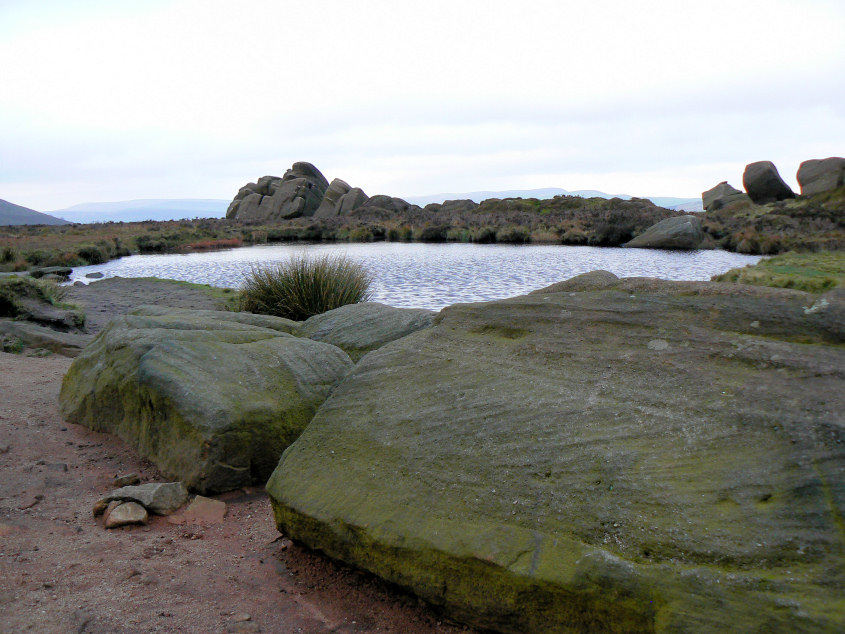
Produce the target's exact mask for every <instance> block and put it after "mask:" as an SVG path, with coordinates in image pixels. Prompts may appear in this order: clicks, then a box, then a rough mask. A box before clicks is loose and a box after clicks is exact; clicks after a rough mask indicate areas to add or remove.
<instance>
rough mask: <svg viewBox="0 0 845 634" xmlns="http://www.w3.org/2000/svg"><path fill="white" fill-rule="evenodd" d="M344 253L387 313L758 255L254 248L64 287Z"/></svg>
mask: <svg viewBox="0 0 845 634" xmlns="http://www.w3.org/2000/svg"><path fill="white" fill-rule="evenodd" d="M303 252H306V253H309V254H324V253H328V254H343V255H346V256H347V257H349V258H350V259H352V260H354V261H356V262H360V263H361V264H363V265H364V266H365V267H367V269H368V270H369V271H370V273H371V274H372V275H373V300H374V301H378V302H383V303H385V304H389V305H391V306H403V307H413V308H430V309H434V310H439V309H441V308H443V307H444V306H448V305H450V304H455V303H458V302H477V301H489V300H492V299H502V298H505V297H513V296H515V295H522V294H524V293H527V292H529V291H532V290H536V289H538V288H542V287H544V286H548V285H549V284H553V283H555V282H559V281H561V280H565V279H568V278H570V277H572V276H574V275H578V274H580V273H586V272H587V271H594V270H596V269H604V270H607V271H611V272H613V273H615V274H616V275H618V276H619V277H632V276H637V277H640V276H642V277H659V278H663V279H667V280H709V279H710V277H711V276H713V275H716V274H717V273H724V272H725V271H727V270H728V269H731V268H734V267H740V266H745V265H746V264H754V263H755V262H757V261H758V260H759V259H760V257H759V256H750V255H740V254H738V253H730V252H728V251H664V250H657V249H621V248H599V247H570V246H557V245H526V246H511V245H488V244H421V243H410V244H404V243H395V242H378V243H365V244H362V243H353V244H315V245H260V246H253V247H245V248H241V249H231V250H227V251H213V252H208V253H189V254H168V255H133V256H129V257H126V258H121V259H119V260H113V261H111V262H108V263H106V264H100V265H96V266H84V267H78V268H75V269H74V270H73V275H72V276H71V282H73V281H76V280H81V281H83V282H88V281H90V280H88V279H86V278H85V275H86V274H87V273H92V272H95V271H98V272H101V273H103V275H104V276H105V277H114V276H121V277H148V276H154V277H164V278H171V279H176V280H184V281H188V282H198V283H201V284H210V285H212V286H220V287H232V288H238V287H240V285H241V283H242V281H243V278H244V275H245V274H246V273H248V272H249V271H250V268H251V267H252V266H255V265H261V264H273V263H278V262H284V261H286V260H287V259H288V258H290V256H291V255H293V254H300V253H303Z"/></svg>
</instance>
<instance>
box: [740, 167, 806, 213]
mask: <svg viewBox="0 0 845 634" xmlns="http://www.w3.org/2000/svg"><path fill="white" fill-rule="evenodd" d="M742 186H743V187H745V191H746V192H748V196H749V198H751V200H752V202H754V203H756V204H758V205H765V204H766V203H773V202H776V201H778V200H786V199H787V198H795V192H793V191H792V189H790V187H789V185H787V184H786V183H784V182H783V179H782V178H781V177H780V174H779V173H778V168H777V167H775V164H774V163H772V162H771V161H757V162H756V163H749V164H748V165H746V166H745V171H744V172H743V173H742Z"/></svg>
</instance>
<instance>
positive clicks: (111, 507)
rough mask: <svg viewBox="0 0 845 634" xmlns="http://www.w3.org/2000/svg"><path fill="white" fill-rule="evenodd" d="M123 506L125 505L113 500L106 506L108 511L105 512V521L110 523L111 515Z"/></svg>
mask: <svg viewBox="0 0 845 634" xmlns="http://www.w3.org/2000/svg"><path fill="white" fill-rule="evenodd" d="M121 504H123V502H120V501H118V500H112V501H111V502H109V504H108V506H106V509H105V510H104V511H103V521H104V522H108V521H109V515H111V512H112V511H113V510H114V509H116V508H117V507H118V506H120V505H121Z"/></svg>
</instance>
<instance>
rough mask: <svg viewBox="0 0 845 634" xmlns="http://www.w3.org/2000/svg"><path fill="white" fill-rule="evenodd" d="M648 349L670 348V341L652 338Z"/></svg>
mask: <svg viewBox="0 0 845 634" xmlns="http://www.w3.org/2000/svg"><path fill="white" fill-rule="evenodd" d="M648 349H649V350H657V351H661V350H668V349H669V342H668V341H666V340H665V339H652V340H651V341H649V342H648Z"/></svg>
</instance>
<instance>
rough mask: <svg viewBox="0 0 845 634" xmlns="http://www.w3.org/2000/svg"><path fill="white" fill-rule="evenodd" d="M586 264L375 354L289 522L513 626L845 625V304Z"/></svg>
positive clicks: (305, 537)
mask: <svg viewBox="0 0 845 634" xmlns="http://www.w3.org/2000/svg"><path fill="white" fill-rule="evenodd" d="M605 277H606V276H605ZM587 282H588V280H581V281H580V282H579V284H581V286H580V290H577V291H576V290H567V291H566V292H556V293H555V292H551V293H538V294H532V295H529V296H525V297H519V298H513V299H510V300H505V301H501V302H492V303H488V304H473V305H457V306H452V307H449V308H447V309H445V310H444V311H443V312H442V313H441V314H440V316H439V317H438V319H437V323H436V325H435V326H434V327H432V328H430V329H427V330H423V331H420V332H417V333H414V334H412V335H410V336H408V337H405V338H403V339H400V340H398V341H395V342H393V343H391V344H388V345H386V346H384V347H382V348H381V349H379V350H377V351H375V352H372V353H371V354H369V355H367V356H366V357H365V358H364V359H362V360H361V361H360V362H359V363H358V365H357V366H356V367H355V369H354V370H353V371H352V372H351V374H350V375H349V377H348V378H347V379H346V380H345V381H344V382H343V384H341V385H340V386H339V387H338V389H337V390H336V391H335V392H334V393H333V394H332V396H331V397H330V398H329V399H328V400H327V401H326V402H325V403H324V404H323V405H322V407H321V408H320V410H319V411H318V413H317V415H316V416H315V418H314V419H313V421H312V422H311V424H310V425H309V427H308V429H307V430H306V431H305V432H304V433H303V434H302V436H300V438H299V439H298V440H297V441H296V442H295V443H294V444H293V445H291V446H290V447H289V448H288V449H287V450H286V451H285V453H284V455H283V457H282V459H281V461H280V462H279V466H278V468H277V469H276V470H275V472H274V473H273V475H272V477H271V479H270V481H269V482H268V485H267V488H268V491H269V492H270V495H271V500H272V503H273V507H274V512H275V517H276V521H277V524H278V526H279V529H280V530H281V531H282V532H284V533H285V534H286V535H288V536H291V537H293V538H295V539H299V540H302V541H303V542H305V543H306V544H308V545H309V546H311V547H314V548H317V549H321V550H324V551H325V552H327V553H328V554H329V555H331V556H333V557H336V558H339V559H342V560H344V561H347V562H349V563H352V564H354V565H358V566H361V567H363V568H366V569H368V570H371V571H373V572H375V573H376V574H378V575H380V576H382V577H384V578H385V579H388V580H390V581H392V582H395V583H398V584H400V585H402V586H404V587H406V588H409V589H410V590H412V591H413V592H416V593H417V594H419V595H420V596H422V597H424V598H425V599H427V600H428V601H430V602H432V603H435V604H437V605H441V606H443V607H444V608H445V609H446V610H447V611H449V612H450V613H451V614H453V615H454V616H455V617H456V618H459V619H461V620H464V621H466V622H469V623H473V624H475V625H478V626H481V627H486V628H492V629H495V630H499V631H505V632H593V631H620V632H622V631H661V632H668V631H695V632H722V631H783V632H787V631H796V630H800V631H819V632H827V631H837V630H838V629H842V628H843V626H845V612H843V611H842V608H843V605H845V604H843V599H842V597H843V591H845V556H844V555H843V553H844V552H845V535H843V531H842V522H841V518H842V516H843V509H845V479H843V477H842V473H843V469H845V442H843V441H845V437H843V432H842V430H843V428H845V419H843V414H842V413H843V412H845V389H843V388H845V371H843V368H845V351H843V347H842V343H843V341H845V336H844V334H845V333H843V325H842V324H843V320H842V319H841V318H840V316H841V315H842V312H841V311H842V309H843V302H842V300H841V299H840V298H839V297H838V296H834V295H831V296H830V297H828V298H827V299H828V301H827V303H826V304H825V305H824V306H822V305H821V304H815V303H814V302H816V301H818V299H819V298H818V297H814V296H811V295H807V294H805V293H800V292H796V291H787V290H783V289H770V288H755V287H747V286H746V287H740V286H737V285H731V284H715V283H672V282H664V281H661V280H649V279H644V278H643V279H623V280H617V281H615V282H614V281H613V280H610V279H604V278H602V279H600V280H598V282H600V284H599V286H600V288H601V290H591V289H590V285H589V284H588V283H587ZM814 305H815V306H817V309H815V310H813V309H812V306H814ZM515 334H518V335H519V336H518V337H516V336H514V335H515ZM795 337H801V338H802V339H803V340H805V341H807V342H810V343H809V344H807V343H795V342H794V341H792V339H793V338H795Z"/></svg>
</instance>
